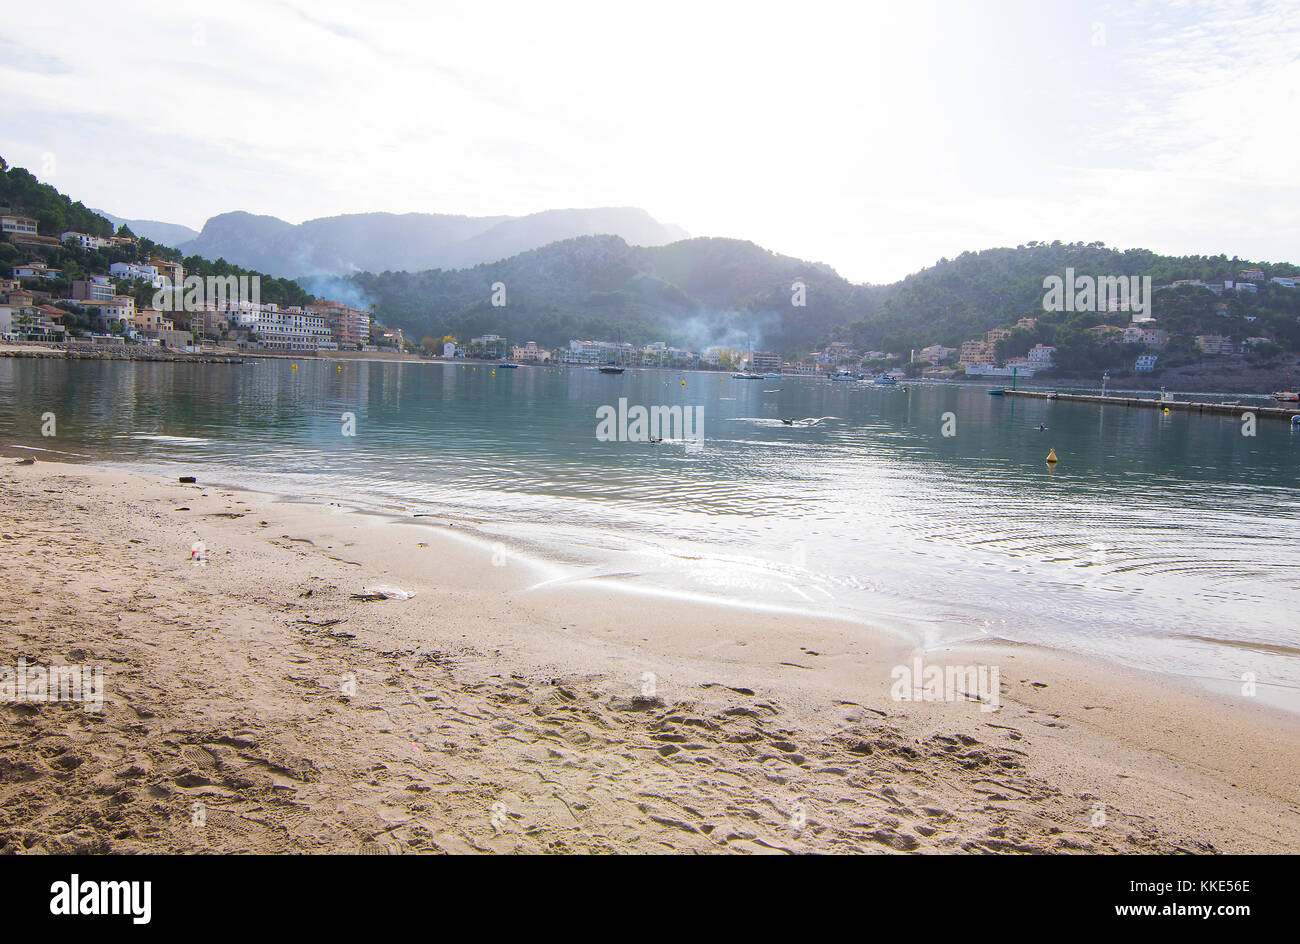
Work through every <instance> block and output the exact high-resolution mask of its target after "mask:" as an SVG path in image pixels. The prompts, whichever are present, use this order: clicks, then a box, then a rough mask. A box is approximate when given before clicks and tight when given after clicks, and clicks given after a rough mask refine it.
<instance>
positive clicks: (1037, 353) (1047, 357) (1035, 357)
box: [1027, 344, 1056, 370]
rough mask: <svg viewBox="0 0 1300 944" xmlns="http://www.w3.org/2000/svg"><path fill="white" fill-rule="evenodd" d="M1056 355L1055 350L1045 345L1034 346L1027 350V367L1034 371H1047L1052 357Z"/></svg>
mask: <svg viewBox="0 0 1300 944" xmlns="http://www.w3.org/2000/svg"><path fill="white" fill-rule="evenodd" d="M1055 353H1056V348H1054V347H1050V346H1049V345H1046V344H1035V345H1034V346H1033V347H1031V348H1030V349H1029V356H1028V358H1027V360H1028V361H1029V366H1030V367H1032V368H1033V369H1034V370H1047V368H1049V367H1051V366H1052V355H1053V354H1055Z"/></svg>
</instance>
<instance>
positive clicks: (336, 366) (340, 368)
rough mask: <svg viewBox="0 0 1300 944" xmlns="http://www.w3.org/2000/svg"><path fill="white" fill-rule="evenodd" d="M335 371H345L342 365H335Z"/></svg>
mask: <svg viewBox="0 0 1300 944" xmlns="http://www.w3.org/2000/svg"><path fill="white" fill-rule="evenodd" d="M334 369H335V370H342V369H343V365H342V364H335V365H334Z"/></svg>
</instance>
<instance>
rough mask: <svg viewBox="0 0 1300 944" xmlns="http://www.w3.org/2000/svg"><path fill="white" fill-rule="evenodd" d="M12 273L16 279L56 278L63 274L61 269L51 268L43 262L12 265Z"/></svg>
mask: <svg viewBox="0 0 1300 944" xmlns="http://www.w3.org/2000/svg"><path fill="white" fill-rule="evenodd" d="M13 273H14V278H16V279H57V278H60V277H61V276H62V275H63V270H61V269H51V268H50V267H49V266H47V265H46V264H45V263H44V262H29V263H27V265H20V266H14V269H13Z"/></svg>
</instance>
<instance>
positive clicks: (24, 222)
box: [0, 207, 36, 236]
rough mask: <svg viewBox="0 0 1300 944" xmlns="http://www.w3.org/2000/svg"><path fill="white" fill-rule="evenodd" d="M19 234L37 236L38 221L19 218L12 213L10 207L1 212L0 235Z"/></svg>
mask: <svg viewBox="0 0 1300 944" xmlns="http://www.w3.org/2000/svg"><path fill="white" fill-rule="evenodd" d="M14 233H18V234H21V235H26V236H35V235H36V220H35V219H33V218H32V217H30V216H18V215H16V214H13V213H10V212H9V209H8V207H6V208H4V210H3V211H0V234H3V235H4V236H10V235H12V234H14Z"/></svg>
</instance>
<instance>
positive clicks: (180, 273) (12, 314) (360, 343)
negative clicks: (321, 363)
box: [0, 207, 1300, 379]
mask: <svg viewBox="0 0 1300 944" xmlns="http://www.w3.org/2000/svg"><path fill="white" fill-rule="evenodd" d="M0 234H2V235H3V238H4V239H5V240H6V241H8V242H10V243H12V244H13V245H15V246H18V247H22V248H26V249H29V250H34V251H39V250H40V249H43V248H49V247H60V246H70V247H74V248H77V249H81V250H85V251H94V250H99V249H111V248H130V247H133V246H134V244H135V243H136V239H135V237H133V236H129V235H118V236H93V235H90V234H87V233H79V232H64V233H60V234H59V235H58V236H57V237H55V236H49V235H41V234H39V233H38V232H37V221H36V220H35V219H34V218H32V217H28V216H22V215H17V214H14V213H12V212H11V211H9V210H8V209H7V208H4V207H0ZM35 254H36V252H33V255H35ZM185 278H186V272H185V267H184V266H183V265H182V264H181V263H179V262H175V261H168V260H166V259H161V258H151V259H150V260H149V261H148V262H147V263H141V262H113V263H111V264H110V265H109V267H108V271H107V272H104V273H99V274H88V277H86V278H84V279H71V280H67V279H64V278H63V273H62V272H61V271H60V270H59V269H57V268H51V267H48V266H47V265H46V263H44V262H42V261H39V260H32V261H29V262H27V263H24V264H20V265H14V266H12V267H11V272H10V278H8V279H3V278H0V341H5V342H43V343H50V342H63V343H66V344H67V345H68V346H69V347H70V348H71V347H80V348H90V349H94V348H104V349H113V350H116V351H123V350H126V351H130V350H148V349H150V348H152V349H156V350H158V351H160V352H163V351H167V352H173V353H178V354H198V353H216V354H221V353H239V352H265V353H283V354H312V353H316V352H329V351H361V352H364V351H385V350H386V351H391V352H401V353H413V354H414V353H422V354H424V355H425V356H430V357H441V358H446V359H453V358H470V359H476V360H488V361H493V360H501V361H510V362H513V363H525V364H527V363H531V364H554V365H565V366H583V365H605V364H617V365H619V366H621V367H670V368H679V369H683V368H685V369H689V368H695V369H704V370H710V369H712V370H742V371H748V372H753V373H757V374H763V373H767V374H778V373H779V374H794V375H813V376H817V375H825V376H830V377H832V378H833V379H834V378H849V377H853V376H864V375H870V374H878V375H879V376H881V377H885V378H889V377H892V378H895V379H902V378H903V377H905V376H921V377H930V378H936V379H937V378H954V377H957V376H959V375H963V374H964V375H965V376H969V377H1017V376H1018V377H1026V378H1027V377H1032V376H1033V375H1034V374H1035V373H1037V372H1039V371H1042V370H1046V369H1049V368H1051V367H1052V366H1053V361H1052V355H1053V353H1054V352H1055V348H1053V347H1050V346H1047V345H1043V344H1036V345H1034V346H1033V347H1032V348H1031V349H1030V350H1029V351H1028V353H1027V354H1026V355H1025V356H1023V357H1012V358H1006V359H1003V360H1002V361H1001V362H999V358H998V356H997V344H998V342H999V341H1000V340H1002V339H1004V338H1008V337H1010V336H1011V334H1012V332H1013V331H1015V330H1016V329H1025V330H1030V331H1032V330H1033V329H1034V327H1035V325H1036V324H1037V319H1036V318H1033V317H1026V318H1021V319H1020V320H1019V321H1017V322H1016V323H1015V324H1014V325H1011V326H1008V327H1001V328H994V329H992V330H990V331H988V332H987V333H986V334H985V335H984V337H981V338H972V339H969V340H966V341H963V342H962V343H961V346H960V347H959V348H958V347H947V346H944V345H942V344H932V345H929V346H927V347H924V348H920V349H916V350H911V351H908V352H906V353H904V352H897V351H896V352H887V351H858V350H854V349H853V348H852V347H851V346H850V345H849V344H846V343H844V342H840V341H835V342H832V343H830V344H828V345H827V346H826V348H825V350H822V351H818V352H814V353H812V354H810V355H808V356H807V357H805V358H802V359H800V360H796V361H790V360H785V359H783V358H782V356H781V355H780V354H778V353H775V352H772V351H761V350H736V349H732V348H728V347H723V346H714V347H709V348H706V349H704V350H703V351H702V352H699V353H697V352H695V351H690V350H686V349H683V348H677V347H672V346H670V345H668V344H667V343H665V342H662V341H658V342H653V343H650V344H645V345H635V344H631V343H626V342H622V343H615V342H612V341H597V340H580V339H574V340H572V341H570V342H569V344H568V345H567V346H565V347H560V348H556V349H548V348H545V347H542V346H540V345H538V344H537V342H536V341H527V342H526V343H524V344H511V343H510V341H509V340H508V339H507V338H505V337H503V336H501V335H497V334H485V335H482V336H480V337H476V338H472V339H470V340H469V341H467V342H464V343H462V342H460V341H458V340H457V339H456V338H453V337H450V336H447V337H443V338H441V339H433V338H426V339H424V340H423V342H422V343H421V344H420V345H419V346H417V345H416V344H415V343H413V342H412V341H409V340H407V339H406V338H404V337H403V335H402V331H401V329H399V328H398V329H389V328H384V327H382V326H380V325H378V324H375V323H374V322H373V320H372V317H371V313H370V312H369V311H367V310H364V309H360V308H354V307H350V306H348V305H345V304H343V303H341V302H337V301H319V302H317V303H314V304H310V305H304V306H301V307H298V306H277V305H276V304H274V303H262V302H260V301H259V300H257V298H256V295H255V296H254V298H252V299H250V298H249V297H248V293H247V292H238V291H236V292H232V293H231V296H230V297H226V296H225V295H219V297H218V298H216V299H213V298H211V297H209V298H207V299H206V301H205V303H202V304H199V305H188V304H185V305H182V304H173V305H169V306H164V310H160V309H158V308H153V307H145V308H139V307H137V305H136V297H137V295H133V294H129V293H128V289H129V287H130V286H139V284H140V283H145V284H147V285H148V286H149V287H150V288H152V289H162V288H164V287H179V286H183V285H184V284H185ZM218 281H219V280H218ZM229 281H230V282H235V281H236V280H235V279H234V278H233V277H232V278H230V279H229ZM1263 281H1265V275H1264V273H1263V272H1262V271H1260V270H1258V269H1247V270H1243V271H1242V272H1240V273H1239V276H1238V278H1237V279H1234V280H1227V281H1224V282H1222V283H1207V282H1204V281H1201V280H1199V279H1185V280H1181V281H1177V282H1173V283H1172V284H1171V285H1167V286H1156V290H1157V291H1159V290H1160V289H1164V288H1179V287H1182V286H1193V287H1197V288H1202V289H1207V290H1209V291H1211V292H1214V293H1215V294H1218V295H1224V294H1226V293H1231V292H1245V293H1255V292H1257V291H1258V286H1259V284H1260V283H1262V282H1263ZM1271 281H1272V282H1275V283H1278V284H1279V285H1281V286H1282V287H1285V288H1295V287H1296V285H1297V282H1300V279H1295V278H1286V277H1274V278H1273V279H1272V280H1271ZM55 285H58V286H67V288H66V289H65V290H64V291H62V292H55V291H52V289H53V288H54V286H55ZM137 294H138V293H137ZM174 297H176V298H177V300H178V301H179V298H180V293H179V291H178V293H177V295H176V296H174ZM1227 308H1228V306H1227V304H1226V303H1221V304H1220V305H1219V309H1220V313H1221V314H1224V315H1225V316H1226V313H1227ZM1116 312H1118V308H1114V310H1113V311H1112V312H1110V313H1111V314H1114V313H1116ZM74 313H75V314H76V315H78V316H79V317H78V318H76V319H70V318H69V316H70V315H72V314H74ZM73 320H75V323H76V324H78V325H80V324H86V323H88V324H89V330H88V331H79V330H76V329H75V328H70V327H69V324H68V322H69V321H73ZM1099 320H1100V316H1099ZM1248 320H1254V319H1253V318H1249V319H1248ZM1089 330H1090V331H1092V332H1093V333H1094V334H1095V335H1096V336H1097V337H1098V340H1103V339H1104V340H1118V341H1121V342H1123V343H1125V344H1132V345H1135V347H1136V349H1137V350H1140V351H1142V353H1138V354H1135V359H1134V360H1135V364H1134V366H1135V369H1136V370H1138V371H1149V370H1152V369H1154V367H1155V365H1156V362H1157V360H1158V359H1159V356H1160V355H1159V353H1158V352H1159V351H1160V350H1161V349H1162V348H1163V347H1165V346H1166V345H1167V344H1168V343H1169V334H1168V332H1166V331H1165V330H1164V329H1163V328H1162V327H1160V325H1158V324H1157V323H1156V322H1155V320H1154V319H1152V318H1149V317H1147V318H1141V317H1138V316H1135V317H1134V318H1133V320H1132V321H1131V322H1130V323H1129V324H1128V325H1127V326H1119V325H1112V324H1098V325H1096V326H1094V327H1091V328H1090V329H1089ZM1195 343H1196V347H1197V348H1198V349H1199V350H1200V351H1201V352H1202V353H1204V354H1209V355H1230V354H1239V353H1241V350H1242V348H1243V347H1249V346H1251V345H1255V344H1268V343H1272V339H1271V338H1266V337H1257V338H1255V337H1252V338H1246V339H1245V340H1244V341H1241V342H1236V341H1234V340H1233V339H1232V338H1229V337H1227V336H1221V335H1200V336H1197V338H1196V339H1195Z"/></svg>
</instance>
